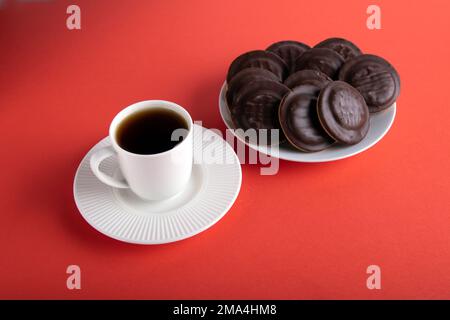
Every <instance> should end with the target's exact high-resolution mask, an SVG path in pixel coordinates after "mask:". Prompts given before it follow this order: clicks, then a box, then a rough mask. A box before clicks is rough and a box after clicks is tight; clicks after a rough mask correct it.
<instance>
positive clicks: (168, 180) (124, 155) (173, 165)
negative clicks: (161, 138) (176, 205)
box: [90, 100, 193, 200]
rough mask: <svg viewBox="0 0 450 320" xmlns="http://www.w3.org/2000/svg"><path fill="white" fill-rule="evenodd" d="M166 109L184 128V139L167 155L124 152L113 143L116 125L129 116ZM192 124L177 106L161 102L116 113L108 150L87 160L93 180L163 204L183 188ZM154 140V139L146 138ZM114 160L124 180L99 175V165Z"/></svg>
mask: <svg viewBox="0 0 450 320" xmlns="http://www.w3.org/2000/svg"><path fill="white" fill-rule="evenodd" d="M152 108H158V109H161V108H163V109H170V110H172V111H174V112H176V113H177V114H178V115H180V116H181V117H183V118H184V119H185V121H186V123H187V124H188V129H187V132H186V130H184V129H183V131H184V133H183V134H179V135H183V137H184V139H183V141H181V142H180V143H178V144H177V145H175V147H173V148H172V149H170V150H168V151H164V152H161V153H156V154H145V155H142V154H136V153H131V152H129V151H126V150H125V149H123V148H121V147H120V145H119V144H118V143H117V138H116V133H117V128H118V127H119V125H120V123H121V122H122V121H123V120H124V119H125V118H126V117H127V116H129V115H131V114H133V113H135V112H139V111H142V110H146V109H152ZM192 131H193V124H192V119H191V116H190V115H189V113H188V112H187V111H186V110H185V109H184V108H183V107H181V106H179V105H177V104H175V103H173V102H169V101H164V100H148V101H142V102H138V103H135V104H132V105H131V106H129V107H126V108H125V109H123V110H122V111H120V112H119V113H118V114H117V115H116V116H115V117H114V119H113V121H112V122H111V125H110V127H109V138H110V139H111V146H109V147H105V148H103V149H100V150H99V151H97V152H96V153H94V154H93V155H92V156H91V158H90V166H91V170H92V172H93V173H94V174H95V176H96V177H97V178H98V179H99V180H100V181H101V182H103V183H105V184H107V185H109V186H111V187H114V188H130V189H131V190H132V191H133V192H134V193H135V194H136V195H138V196H139V197H141V198H143V199H146V200H163V199H167V198H170V197H172V196H174V195H176V194H177V193H179V192H181V191H182V190H183V189H184V188H185V186H186V185H187V183H188V181H189V178H190V176H191V171H192V163H193V132H192ZM149 139H158V137H149ZM113 156H117V158H118V162H119V167H120V170H121V172H122V175H123V177H124V178H125V181H124V180H120V179H118V178H116V177H115V176H114V177H113V176H110V175H107V174H106V173H104V172H102V171H100V164H101V163H102V161H103V160H105V159H106V158H109V157H113Z"/></svg>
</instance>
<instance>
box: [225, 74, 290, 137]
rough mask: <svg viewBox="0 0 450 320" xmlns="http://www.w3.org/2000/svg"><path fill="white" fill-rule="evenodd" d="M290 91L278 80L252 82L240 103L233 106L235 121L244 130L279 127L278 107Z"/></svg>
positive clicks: (246, 88) (233, 118) (232, 112)
mask: <svg viewBox="0 0 450 320" xmlns="http://www.w3.org/2000/svg"><path fill="white" fill-rule="evenodd" d="M289 91H290V90H289V88H288V87H286V86H285V85H283V84H282V83H279V82H276V81H271V80H259V81H255V82H252V83H250V84H249V85H248V86H246V87H245V93H244V95H243V96H242V98H241V99H240V100H239V104H238V105H236V106H235V107H234V108H232V111H231V117H232V120H233V123H234V124H235V126H236V127H237V128H241V129H243V130H247V129H256V130H258V129H268V130H270V129H279V128H280V124H279V121H278V108H279V105H280V101H281V99H282V98H283V96H284V95H285V94H286V93H288V92H289ZM280 136H281V135H280ZM280 139H281V140H282V139H283V137H280Z"/></svg>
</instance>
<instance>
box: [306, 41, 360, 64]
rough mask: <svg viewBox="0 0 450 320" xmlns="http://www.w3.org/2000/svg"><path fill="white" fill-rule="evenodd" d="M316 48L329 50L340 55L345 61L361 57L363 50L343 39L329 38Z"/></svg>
mask: <svg viewBox="0 0 450 320" xmlns="http://www.w3.org/2000/svg"><path fill="white" fill-rule="evenodd" d="M314 48H327V49H331V50H334V51H336V52H337V53H339V54H340V55H341V56H342V58H344V60H345V61H347V60H349V59H352V58H354V57H357V56H359V55H361V50H360V49H359V48H358V47H357V46H356V45H355V44H354V43H353V42H350V41H348V40H346V39H342V38H329V39H326V40H324V41H322V42H320V43H318V44H317V45H316V46H315V47H314Z"/></svg>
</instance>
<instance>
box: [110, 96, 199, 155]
mask: <svg viewBox="0 0 450 320" xmlns="http://www.w3.org/2000/svg"><path fill="white" fill-rule="evenodd" d="M152 108H163V109H170V110H172V111H175V112H176V113H177V114H179V115H181V116H182V117H183V118H184V119H185V120H186V121H187V122H188V134H187V135H186V137H185V138H184V139H183V141H181V142H180V143H178V144H177V145H176V146H174V147H173V148H172V149H169V150H166V151H163V152H158V153H152V154H139V153H133V152H130V151H128V150H125V149H124V148H122V147H121V146H120V145H119V143H118V142H117V140H116V130H117V127H118V126H119V124H120V123H121V122H122V121H123V120H124V119H125V118H126V117H127V116H129V115H130V114H133V113H135V112H138V111H140V110H145V109H152ZM193 130H194V126H193V121H192V118H191V115H190V114H189V112H188V111H187V110H186V109H185V108H183V107H182V106H180V105H179V104H176V103H175V102H171V101H167V100H143V101H139V102H136V103H133V104H131V105H129V106H127V107H125V108H123V109H122V110H120V111H119V113H117V114H116V115H115V116H114V118H113V120H112V121H111V124H110V125H109V137H110V140H111V143H112V145H113V147H114V148H116V149H118V150H120V152H124V153H126V154H127V155H130V156H134V157H142V158H143V157H148V158H154V157H159V156H162V155H164V154H168V153H170V152H172V151H173V150H175V149H177V148H179V147H180V146H181V145H183V144H184V143H185V141H187V140H188V138H189V137H190V136H191V135H192V131H193Z"/></svg>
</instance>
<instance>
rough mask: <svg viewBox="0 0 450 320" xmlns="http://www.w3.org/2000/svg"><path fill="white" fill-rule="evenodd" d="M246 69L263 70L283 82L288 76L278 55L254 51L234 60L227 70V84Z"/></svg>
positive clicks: (286, 67)
mask: <svg viewBox="0 0 450 320" xmlns="http://www.w3.org/2000/svg"><path fill="white" fill-rule="evenodd" d="M246 68H260V69H265V70H268V71H270V72H272V73H273V74H275V75H276V76H277V77H278V79H279V80H280V81H283V80H284V79H285V78H286V76H287V74H288V66H287V65H286V63H285V62H284V61H283V59H281V58H280V57H279V56H278V55H276V54H275V53H273V52H269V51H264V50H254V51H250V52H247V53H244V54H241V55H240V56H239V57H237V58H236V59H234V61H233V62H232V63H231V65H230V68H229V69H228V75H227V82H228V83H230V81H231V79H232V78H233V77H234V76H235V75H236V74H237V73H238V72H239V71H241V70H243V69H246Z"/></svg>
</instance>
